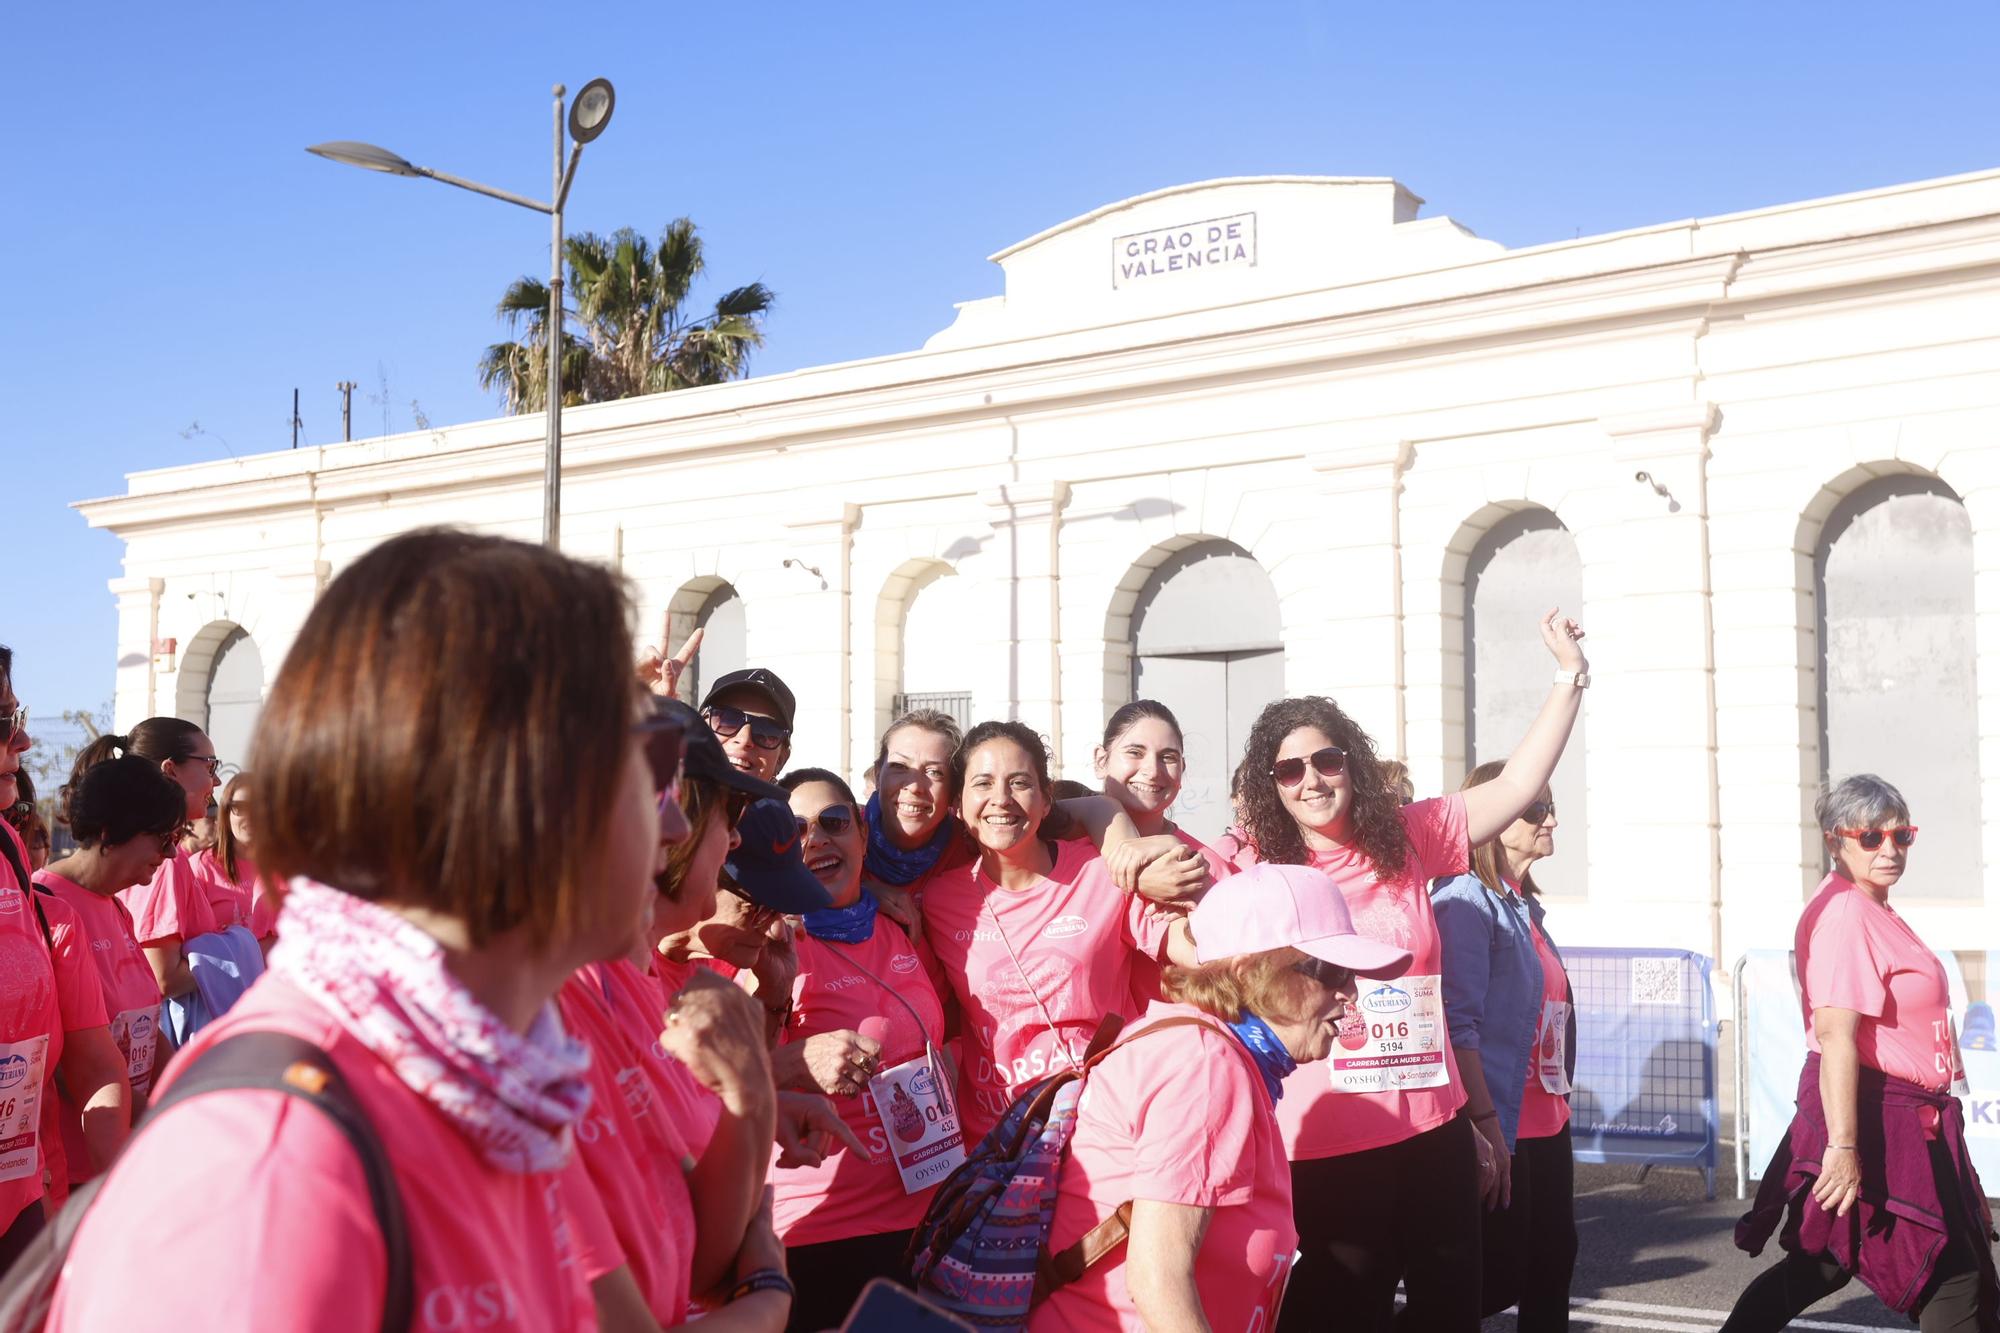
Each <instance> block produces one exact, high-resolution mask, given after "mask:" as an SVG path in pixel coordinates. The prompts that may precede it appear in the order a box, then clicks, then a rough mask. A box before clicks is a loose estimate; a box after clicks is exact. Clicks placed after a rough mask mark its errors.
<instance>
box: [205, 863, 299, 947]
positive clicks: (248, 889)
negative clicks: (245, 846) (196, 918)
mask: <svg viewBox="0 0 2000 1333" xmlns="http://www.w3.org/2000/svg"><path fill="white" fill-rule="evenodd" d="M188 867H189V869H190V870H191V871H192V872H193V874H194V878H195V882H196V883H197V884H199V885H201V889H202V893H203V894H204V896H206V897H207V899H208V910H209V914H210V915H211V916H212V917H214V919H215V924H216V928H217V929H220V930H226V929H228V928H229V927H230V926H236V925H241V926H245V927H248V928H249V931H250V933H251V934H252V935H255V936H256V937H257V938H258V939H260V940H262V939H269V938H270V937H271V933H272V932H273V931H274V930H275V929H276V928H277V924H278V909H277V907H276V905H275V904H274V903H273V902H272V899H271V895H270V894H269V893H268V892H266V890H265V888H264V884H263V881H262V880H260V879H259V878H258V877H257V863H256V862H254V861H252V860H250V859H249V858H248V857H245V856H238V857H237V858H236V878H235V879H231V878H230V877H229V874H228V872H227V871H225V870H224V869H223V868H222V858H221V857H219V856H217V855H216V854H215V851H214V849H213V848H206V847H205V848H203V849H202V850H201V851H198V852H196V853H195V854H194V855H193V856H192V857H190V858H189V860H188Z"/></svg>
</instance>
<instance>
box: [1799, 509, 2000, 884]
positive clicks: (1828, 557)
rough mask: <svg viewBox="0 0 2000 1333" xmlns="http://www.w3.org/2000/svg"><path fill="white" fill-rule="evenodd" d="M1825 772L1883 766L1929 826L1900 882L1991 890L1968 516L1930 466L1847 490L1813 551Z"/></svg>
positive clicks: (1835, 774)
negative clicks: (1983, 837)
mask: <svg viewBox="0 0 2000 1333" xmlns="http://www.w3.org/2000/svg"><path fill="white" fill-rule="evenodd" d="M1814 557H1815V558H1814V572H1815V575H1816V591H1817V593H1818V597H1817V599H1816V600H1817V604H1818V611H1819V742H1820V744H1819V754H1820V776H1821V777H1822V778H1829V777H1830V778H1834V779H1838V778H1842V777H1845V776H1847V775H1848V774H1850V773H1876V774H1879V775H1880V776H1882V777H1884V778H1886V779H1888V780H1889V781H1890V782H1892V783H1894V784H1895V785H1896V787H1897V788H1898V789H1900V790H1901V791H1902V793H1903V796H1904V798H1905V799H1906V800H1908V801H1909V803H1910V813H1911V815H1912V817H1913V818H1914V820H1915V821H1916V823H1917V824H1918V825H1920V826H1921V827H1922V829H1923V834H1922V837H1921V839H1920V841H1921V843H1922V848H1921V854H1920V855H1917V856H1913V857H1912V858H1911V859H1910V868H1909V872H1908V876H1907V878H1906V879H1905V880H1904V884H1903V887H1902V888H1901V889H1900V890H1899V892H1905V893H1911V892H1914V893H1915V894H1917V895H1919V896H1922V897H1926V898H1970V899H1978V898H1980V897H1982V896H1984V893H1985V885H1984V883H1983V882H1982V880H1981V875H1980V866H1981V856H1980V834H1981V825H1980V801H1979V795H1980V793H1979V777H1980V774H1979V749H1978V746H1979V725H1978V723H1979V719H1978V685H1977V680H1976V676H1975V665H1974V646H1975V645H1974V637H1973V602H1972V523H1971V520H1970V519H1969V518H1968V517H1967V515H1966V512H1965V506H1964V505H1963V504H1961V503H1960V502H1959V498H1958V496H1957V495H1956V494H1955V493H1954V492H1953V491H1952V489H1951V488H1950V487H1949V486H1946V485H1945V484H1944V483H1943V482H1941V481H1938V480H1937V479H1936V478H1934V477H1927V476H1897V477H1884V478H1881V479H1880V480H1877V481H1873V482H1870V483H1868V484H1867V485H1865V486H1862V487H1861V488H1860V489H1859V490H1856V491H1855V492H1854V493H1853V494H1851V495H1849V496H1848V497H1847V498H1846V499H1844V500H1842V501H1841V502H1840V504H1839V505H1837V506H1835V508H1834V510H1833V512H1832V513H1831V514H1830V515H1828V517H1827V520H1826V523H1825V524H1824V525H1823V526H1822V527H1821V529H1820V538H1819V542H1818V547H1817V550H1816V551H1815V553H1814Z"/></svg>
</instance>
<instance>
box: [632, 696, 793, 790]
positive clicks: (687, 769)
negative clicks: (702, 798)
mask: <svg viewBox="0 0 2000 1333" xmlns="http://www.w3.org/2000/svg"><path fill="white" fill-rule="evenodd" d="M653 711H654V713H656V714H658V715H659V716H660V717H664V718H671V719H672V720H673V721H675V722H678V723H680V724H681V728H682V730H683V731H684V732H685V734H686V741H685V745H686V749H685V751H684V753H685V756H686V757H685V758H684V759H683V760H682V761H681V772H682V773H684V774H686V775H687V776H688V777H691V778H706V779H707V780H708V781H710V782H719V783H721V784H722V785H723V786H724V787H727V788H728V789H729V790H731V791H740V792H742V793H743V794H744V795H746V796H749V797H752V798H753V799H755V800H759V801H766V800H772V801H782V802H786V803H787V805H786V808H787V809H789V808H790V805H789V802H790V800H791V798H790V797H788V796H786V795H785V790H784V788H782V787H779V786H776V785H775V784H773V783H769V782H766V781H764V779H762V778H760V777H758V776H757V775H756V774H754V773H746V772H745V771H743V770H742V769H740V768H738V767H737V766H736V765H734V764H732V763H730V762H729V756H728V755H727V754H725V753H724V752H723V749H722V742H721V741H719V740H717V739H716V738H715V733H714V732H713V731H712V730H710V729H709V725H708V723H706V722H704V721H702V720H701V714H700V713H697V712H695V711H694V709H692V708H690V707H688V706H687V705H686V704H684V703H682V702H681V701H680V700H679V699H664V698H658V697H656V698H655V699H654V700H653Z"/></svg>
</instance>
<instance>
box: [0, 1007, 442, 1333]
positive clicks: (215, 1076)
mask: <svg viewBox="0 0 2000 1333" xmlns="http://www.w3.org/2000/svg"><path fill="white" fill-rule="evenodd" d="M235 1088H254V1089H259V1090H263V1091H270V1092H282V1093H285V1094H286V1095H288V1096H292V1097H296V1098H298V1099H299V1100H300V1101H302V1102H305V1103H306V1104H307V1105H309V1106H311V1107H313V1108H314V1109H316V1110H317V1111H319V1113H320V1114H322V1115H324V1116H325V1117H326V1118H327V1119H328V1120H330V1121H332V1122H333V1125H334V1128H336V1129H338V1130H339V1131H340V1132H341V1135H342V1136H343V1137H344V1138H346V1139H347V1141H348V1144H349V1145H350V1146H351V1147H352V1148H353V1149H354V1154H355V1157H356V1158H357V1159H358V1161H359V1162H360V1165H361V1172H362V1175H363V1176H364V1177H366V1179H367V1181H368V1200H369V1203H370V1205H371V1206H372V1207H373V1209H374V1212H375V1221H376V1225H378V1226H379V1227H380V1228H381V1230H382V1247H383V1250H384V1252H385V1255H386V1257H387V1261H388V1271H387V1274H386V1281H385V1282H384V1284H383V1298H382V1320H381V1330H382V1333H407V1330H408V1329H409V1327H410V1321H411V1316H412V1314H413V1312H414V1310H415V1308H416V1282H415V1274H414V1273H413V1271H412V1266H411V1258H410V1235H409V1226H408V1222H407V1220H406V1218H405V1217H404V1213H403V1200H402V1193H401V1191H400V1190H399V1189H398V1188H397V1186H396V1176H395V1172H394V1170H393V1169H392V1168H391V1167H390V1165H389V1156H388V1152H387V1150H386V1149H385V1148H384V1147H383V1146H382V1140H381V1139H380V1137H379V1136H377V1134H376V1133H375V1127H374V1126H373V1125H372V1124H371V1123H370V1122H369V1119H368V1116H367V1113H366V1112H365V1111H363V1110H362V1109H361V1105H360V1103H359V1102H357V1101H356V1100H355V1098H354V1094H353V1092H352V1091H351V1090H350V1089H349V1088H348V1086H347V1084H346V1082H345V1081H344V1080H343V1079H342V1078H341V1076H340V1072H339V1070H337V1069H336V1068H335V1067H334V1064H333V1060H332V1057H330V1056H329V1055H327V1053H326V1052H325V1051H324V1050H322V1049H321V1048H320V1047H318V1046H316V1045H314V1044H313V1043H312V1042H309V1041H306V1040H304V1039H303V1038H300V1037H294V1036H292V1035H291V1034H289V1033H284V1032H270V1031H263V1032H244V1033H240V1034H238V1035H237V1036H233V1037H228V1038H225V1039H224V1040H222V1041H219V1042H217V1043H216V1044H215V1045H214V1046H212V1047H210V1048H209V1049H208V1050H206V1051H204V1052H203V1053H202V1054H201V1055H199V1056H197V1057H195V1061H194V1064H193V1065H192V1067H191V1068H189V1069H188V1071H187V1072H186V1074H185V1075H184V1076H182V1077H181V1078H178V1079H176V1080H175V1081H174V1084H173V1086H172V1087H171V1088H169V1089H168V1090H167V1093H166V1095H165V1096H163V1097H161V1098H160V1099H159V1100H158V1101H157V1102H155V1103H154V1104H153V1105H152V1107H151V1108H150V1109H149V1110H148V1111H147V1112H146V1116H145V1118H144V1119H143V1120H142V1121H141V1122H140V1123H139V1125H138V1127H137V1128H136V1129H134V1130H133V1133H134V1134H135V1135H137V1134H142V1133H144V1132H145V1128H146V1126H147V1125H149V1124H152V1123H153V1122H154V1121H155V1120H157V1119H158V1118H159V1117H160V1116H161V1115H162V1114H164V1113H165V1112H166V1111H167V1110H168V1109H169V1108H171V1107H174V1106H177V1105H179V1104H180V1103H182V1102H185V1101H188V1100H190V1099H192V1098H195V1097H199V1096H201V1095H202V1094H203V1093H208V1092H221V1091H225V1090H228V1089H235ZM127 1143H128V1144H129V1143H130V1140H129V1139H128V1140H127ZM109 1175H110V1173H109V1172H105V1173H103V1174H100V1175H98V1176H97V1177H96V1178H95V1179H93V1180H91V1181H89V1182H88V1183H86V1184H85V1185H83V1186H81V1187H79V1188H78V1189H77V1190H75V1191H73V1192H72V1194H71V1195H70V1202H69V1204H68V1206H66V1207H65V1208H64V1209H63V1210H62V1212H61V1213H60V1214H59V1215H58V1216H57V1218H56V1219H55V1220H54V1221H53V1222H51V1223H50V1225H49V1227H48V1234H47V1239H48V1241H49V1243H50V1244H51V1245H52V1247H53V1256H52V1258H51V1259H50V1260H49V1261H48V1265H49V1266H48V1267H47V1269H46V1271H47V1272H48V1274H49V1277H50V1289H49V1291H48V1292H47V1293H45V1300H46V1301H52V1299H53V1296H54V1281H53V1279H54V1277H55V1275H56V1274H58V1273H60V1272H61V1271H62V1268H63V1266H64V1265H65V1264H66V1263H67V1262H68V1259H69V1249H70V1245H71V1242H72V1241H74V1239H75V1237H76V1232H77V1228H78V1227H79V1226H81V1225H82V1223H83V1218H84V1216H85V1214H86V1213H87V1212H88V1210H89V1208H90V1206H91V1204H92V1203H93V1202H94V1201H95V1200H96V1197H97V1192H98V1189H99V1188H100V1187H101V1186H102V1185H103V1183H104V1181H105V1180H106V1179H107V1178H108V1177H109ZM42 1313H43V1316H44V1317H46V1313H47V1305H46V1304H45V1305H44V1307H43V1311H42ZM26 1326H27V1327H39V1326H40V1325H39V1324H38V1323H31V1324H28V1325H26Z"/></svg>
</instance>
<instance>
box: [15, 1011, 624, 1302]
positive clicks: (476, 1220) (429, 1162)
mask: <svg viewBox="0 0 2000 1333" xmlns="http://www.w3.org/2000/svg"><path fill="white" fill-rule="evenodd" d="M270 1030H276V1031H284V1032H290V1033H293V1034H295V1035H297V1036H299V1037H303V1038H305V1039H306V1040H308V1041H311V1042H314V1043H316V1044H318V1045H319V1046H320V1047H322V1048H323V1049H324V1050H325V1051H326V1052H327V1053H328V1055H330V1056H331V1057H332V1059H333V1063H334V1065H335V1067H336V1068H338V1069H339V1070H340V1072H341V1075H342V1076H343V1077H344V1078H345V1079H346V1080H347V1083H348V1085H349V1087H350V1088H351V1089H352V1091H353V1093H354V1097H355V1100H356V1101H358V1102H359V1103H360V1105H361V1107H362V1109H363V1110H364V1111H365V1112H366V1113H367V1115H368V1119H369V1121H370V1123H371V1124H373V1125H374V1127H375V1132H376V1134H377V1135H379V1136H380V1138H381V1140H382V1143H383V1146H384V1147H385V1148H386V1150H387V1151H388V1155H389V1160H390V1163H391V1164H392V1165H393V1167H394V1168H395V1172H396V1183H397V1186H398V1188H399V1189H400V1190H401V1192H402V1197H403V1210H404V1213H405V1215H406V1216H407V1218H408V1220H409V1234H410V1247H411V1259H412V1264H413V1266H414V1270H415V1280H416V1281H415V1285H416V1311H415V1326H416V1327H417V1328H420V1329H424V1328H428V1329H475V1328H476V1329H519V1330H523V1331H524V1333H526V1331H529V1330H533V1331H534V1333H540V1331H541V1330H550V1329H594V1328H595V1327H596V1325H597V1319H596V1312H595V1308H594V1307H593V1305H592V1304H591V1298H590V1292H589V1289H588V1288H587V1287H586V1286H585V1285H584V1281H583V1278H582V1275H581V1273H580V1272H579V1271H578V1269H577V1267H576V1265H575V1263H574V1262H573V1260H572V1257H571V1255H570V1254H569V1252H568V1248H567V1245H568V1241H567V1235H568V1228H567V1226H566V1225H565V1223H564V1217H563V1207H562V1189H561V1177H560V1176H559V1175H558V1174H554V1173H548V1174H527V1175H524V1174H517V1173H515V1172H511V1171H502V1170H499V1169H498V1168H495V1167H492V1166H489V1165H488V1164H487V1163H486V1161H485V1159H484V1158H483V1157H481V1156H480V1155H479V1153H478V1152H477V1151H476V1150H475V1149H474V1148H473V1147H472V1146H471V1145H470V1144H469V1143H467V1142H466V1140H465V1139H464V1138H463V1137H462V1136H461V1135H460V1134H459V1133H458V1131H457V1130H455V1129H454V1128H452V1126H451V1124H450V1123H449V1122H448V1121H446V1120H445V1119H444V1118H443V1117H442V1116H440V1115H439V1114H438V1113H437V1112H436V1111H435V1110H433V1109H432V1107H431V1105H430V1103H429V1102H427V1101H425V1100H424V1099H423V1098H422V1097H420V1096H418V1095H417V1094H416V1093H414V1092H412V1091H410V1089H409V1088H407V1087H406V1086H404V1084H403V1083H402V1081H401V1080H400V1079H398V1078H397V1077H396V1075H395V1073H394V1072H393V1071H392V1070H391V1069H390V1068H389V1066H388V1065H386V1064H384V1063H383V1062H382V1061H381V1060H380V1059H379V1058H377V1057H376V1056H375V1055H374V1053H373V1052H371V1051H369V1050H367V1049H366V1048H365V1047H363V1046H362V1045H361V1044H360V1043H359V1042H358V1041H356V1040H355V1039H354V1038H353V1037H351V1036H349V1035H348V1034H347V1033H346V1032H345V1031H344V1030H343V1029H342V1028H341V1027H340V1026H339V1024H337V1023H336V1022H335V1021H334V1020H333V1018H332V1017H331V1016H330V1015H329V1014H328V1013H327V1012H326V1011H325V1010H324V1009H322V1008H321V1007H320V1006H319V1005H318V1004H317V1003H315V1002H314V1001H313V1000H311V999H310V998H308V997H307V996H306V995H304V994H303V993H301V992H300V991H298V990H296V989H294V988H293V987H291V986H288V985H286V984H285V983H284V982H283V981H281V980H279V979H278V978H277V977H275V976H272V975H269V974H266V975H265V976H263V977H261V978H259V979H258V981H257V983H256V984H255V985H253V986H252V987H251V988H250V990H249V992H248V993H246V994H245V995H244V997H243V998H242V1000H240V1001H239V1002H238V1003H237V1004H236V1006H235V1008H233V1009H231V1010H230V1011H229V1013H228V1014H226V1015H224V1016H223V1017H222V1018H219V1019H217V1020H216V1021H215V1022H213V1023H211V1024H209V1025H208V1026H207V1027H205V1028H203V1029H202V1031H201V1032H200V1033H199V1034H197V1036H196V1037H195V1039H194V1040H193V1041H192V1042H190V1043H189V1049H188V1050H186V1051H183V1052H182V1053H181V1055H180V1057H179V1058H177V1059H176V1060H175V1061H174V1063H173V1064H172V1065H171V1066H170V1067H169V1068H168V1070H167V1072H166V1074H165V1075H164V1076H163V1078H162V1080H161V1089H162V1091H164V1090H166V1089H168V1088H171V1087H172V1086H173V1082H174V1079H175V1078H176V1077H177V1076H178V1074H179V1073H180V1072H181V1071H183V1070H185V1069H187V1068H188V1067H189V1065H190V1064H192V1063H193V1059H194V1057H195V1056H196V1055H198V1054H199V1053H200V1052H201V1051H202V1050H205V1049H206V1048H208V1047H209V1046H212V1045H214V1044H215V1043H216V1042H218V1041H221V1040H222V1039H224V1038H225V1037H228V1036H230V1035H232V1034H234V1033H238V1032H250V1031H270ZM191 1200H208V1201H209V1205H206V1206H193V1205H191V1203H190V1201H191ZM165 1236H172V1237H173V1238H174V1244H175V1245H176V1246H184V1247H186V1248H185V1251H184V1252H185V1253H186V1254H190V1255H193V1254H227V1255H229V1256H231V1260H230V1264H229V1272H228V1275H227V1276H226V1278H220V1279H219V1278H218V1276H217V1274H216V1271H215V1270H214V1268H213V1267H212V1266H211V1265H207V1264H200V1263H168V1264H157V1263H156V1264H152V1265H149V1266H148V1267H147V1268H146V1272H145V1275H144V1280H136V1279H135V1277H134V1270H133V1262H134V1256H135V1255H143V1254H155V1253H157V1252H158V1251H159V1247H160V1244H161V1238H162V1237H165ZM386 1280H387V1264H386V1256H385V1252H384V1249H383V1244H382V1235H381V1231H380V1229H379V1228H378V1226H377V1225H376V1222H375V1214H374V1210H373V1209H372V1208H371V1207H370V1206H369V1202H368V1185H367V1181H366V1180H365V1178H364V1177H363V1175H362V1172H361V1164H360V1162H359V1160H358V1159H357V1158H356V1157H355V1155H354V1149H353V1148H352V1147H351V1146H350V1145H349V1144H348V1142H347V1140H346V1139H345V1138H344V1137H342V1135H341V1133H340V1131H339V1130H338V1129H336V1128H334V1126H333V1124H332V1123H331V1122H330V1121H329V1120H328V1119H327V1118H326V1117H325V1116H324V1115H322V1114H321V1113H320V1112H318V1111H315V1110H313V1109H312V1108H311V1107H309V1106H305V1105H302V1104H301V1103H299V1102H298V1101H297V1100H295V1099H293V1098H291V1097H289V1096H287V1095H285V1094H284V1093H279V1092H266V1091H251V1090H243V1091H232V1092H213V1093H208V1094H206V1095H204V1096H202V1097H198V1098H195V1099H194V1100H192V1101H189V1102H186V1103H183V1104H182V1105H180V1106H177V1107H175V1108H174V1109H173V1110H171V1111H169V1112H167V1113H166V1114H165V1115H164V1116H161V1117H160V1118H159V1119H158V1120H156V1121H154V1122H152V1123H151V1124H149V1125H148V1126H147V1128H146V1130H145V1132H144V1133H141V1134H139V1135H137V1136H135V1137H134V1138H133V1139H132V1141H131V1145H130V1146H129V1147H128V1148H127V1149H126V1150H125V1154H124V1156H123V1157H121V1158H120V1159H119V1162H118V1166H117V1168H116V1169H115V1170H113V1171H112V1173H111V1175H110V1178H109V1179H108V1180H106V1181H105V1182H104V1185H103V1187H102V1192H101V1193H100V1194H99V1195H98V1197H97V1203H96V1205H95V1206H93V1207H92V1209H91V1211H90V1215H89V1217H87V1218H86V1219H85V1220H84V1223H83V1226H82V1228H81V1230H80V1231H79V1232H78V1233H77V1237H76V1242H75V1246H74V1248H73V1249H72V1250H71V1251H70V1260H69V1266H68V1267H67V1268H66V1269H65V1270H64V1281H63V1283H62V1285H61V1287H60V1288H59V1289H58V1290H57V1292H56V1303H55V1311H54V1314H53V1317H52V1318H51V1320H50V1323H49V1327H50V1328H51V1329H52V1330H54V1331H55V1333H62V1330H65V1329H67V1330H72V1333H74V1331H75V1330H86V1329H89V1330H96V1329H112V1328H117V1329H128V1328H200V1329H206V1330H211V1333H238V1331H241V1333H249V1331H250V1330H263V1329H272V1328H283V1329H286V1330H291V1331H293V1333H321V1331H322V1330H323V1331H324V1333H336V1331H341V1333H347V1331H351V1330H357V1329H359V1330H367V1329H373V1328H375V1327H377V1322H376V1312H377V1311H379V1310H380V1309H381V1306H382V1294H383V1288H384V1284H385V1282H386Z"/></svg>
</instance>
